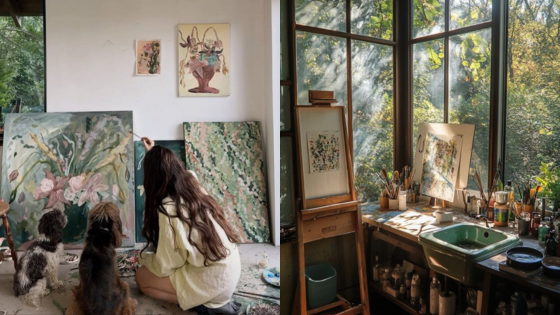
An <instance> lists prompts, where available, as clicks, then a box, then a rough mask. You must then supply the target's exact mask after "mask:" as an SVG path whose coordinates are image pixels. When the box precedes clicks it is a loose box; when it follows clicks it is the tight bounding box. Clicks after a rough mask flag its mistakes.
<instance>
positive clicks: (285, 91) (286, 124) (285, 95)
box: [280, 85, 292, 131]
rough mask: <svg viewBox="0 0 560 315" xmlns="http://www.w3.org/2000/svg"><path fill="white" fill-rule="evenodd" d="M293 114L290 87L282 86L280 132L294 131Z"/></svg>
mask: <svg viewBox="0 0 560 315" xmlns="http://www.w3.org/2000/svg"><path fill="white" fill-rule="evenodd" d="M291 112H292V106H291V105H290V86H289V85H282V86H280V131H285V130H290V129H292V121H291V114H290V113H291Z"/></svg>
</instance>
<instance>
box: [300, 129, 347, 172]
mask: <svg viewBox="0 0 560 315" xmlns="http://www.w3.org/2000/svg"><path fill="white" fill-rule="evenodd" d="M307 150H308V152H309V171H310V173H311V174H313V173H322V172H330V171H338V170H339V169H340V132H309V133H307Z"/></svg>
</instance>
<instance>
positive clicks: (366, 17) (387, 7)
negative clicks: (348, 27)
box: [351, 0, 393, 40]
mask: <svg viewBox="0 0 560 315" xmlns="http://www.w3.org/2000/svg"><path fill="white" fill-rule="evenodd" d="M351 17H352V33H355V34H359V35H365V36H372V37H377V38H383V39H387V40H392V39H393V0H352V14H351Z"/></svg>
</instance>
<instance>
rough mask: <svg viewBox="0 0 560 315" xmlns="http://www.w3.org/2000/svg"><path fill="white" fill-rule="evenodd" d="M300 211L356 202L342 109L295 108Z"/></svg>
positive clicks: (329, 107)
mask: <svg viewBox="0 0 560 315" xmlns="http://www.w3.org/2000/svg"><path fill="white" fill-rule="evenodd" d="M296 122H297V140H298V147H299V161H300V163H299V165H300V172H301V176H300V178H301V181H302V183H301V189H302V199H303V209H309V208H314V207H319V206H324V205H329V204H333V203H340V202H346V201H353V200H355V199H356V198H355V192H354V189H353V187H354V184H353V176H352V174H353V171H352V160H351V158H350V150H349V146H348V134H347V129H346V119H345V115H344V106H328V105H327V106H324V105H321V106H296Z"/></svg>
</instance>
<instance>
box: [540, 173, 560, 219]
mask: <svg viewBox="0 0 560 315" xmlns="http://www.w3.org/2000/svg"><path fill="white" fill-rule="evenodd" d="M540 170H541V172H540V174H539V176H537V180H538V181H539V183H540V184H541V186H543V192H542V196H544V197H548V198H549V200H550V202H551V203H552V205H553V207H554V211H558V208H560V167H558V166H554V163H541V167H540Z"/></svg>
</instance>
